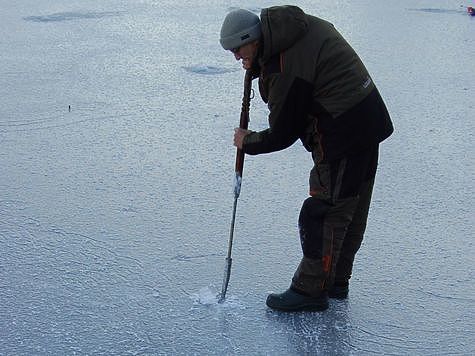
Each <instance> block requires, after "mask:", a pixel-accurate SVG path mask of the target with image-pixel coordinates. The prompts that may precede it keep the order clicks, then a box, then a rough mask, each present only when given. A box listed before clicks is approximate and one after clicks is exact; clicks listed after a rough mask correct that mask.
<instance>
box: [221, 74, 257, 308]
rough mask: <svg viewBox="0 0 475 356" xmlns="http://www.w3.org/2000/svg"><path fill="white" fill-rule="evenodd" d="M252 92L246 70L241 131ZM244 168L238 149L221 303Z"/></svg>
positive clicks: (245, 124) (242, 158) (243, 127)
mask: <svg viewBox="0 0 475 356" xmlns="http://www.w3.org/2000/svg"><path fill="white" fill-rule="evenodd" d="M251 91H252V72H251V70H250V69H248V70H246V75H245V76H244V93H243V98H242V108H241V119H240V122H239V127H240V128H241V129H246V130H247V127H248V124H249V106H250V102H251ZM243 167H244V152H243V151H242V150H241V149H239V148H238V149H237V152H236V165H235V174H236V175H235V180H234V204H233V217H232V220H231V230H230V233H229V243H228V255H227V256H226V261H225V266H224V278H223V287H222V288H221V294H220V295H219V302H220V303H222V302H224V300H225V298H226V291H227V290H228V284H229V278H230V277H231V265H232V258H231V251H232V248H233V238H234V222H235V220H236V207H237V201H238V198H239V194H240V193H241V183H242V170H243Z"/></svg>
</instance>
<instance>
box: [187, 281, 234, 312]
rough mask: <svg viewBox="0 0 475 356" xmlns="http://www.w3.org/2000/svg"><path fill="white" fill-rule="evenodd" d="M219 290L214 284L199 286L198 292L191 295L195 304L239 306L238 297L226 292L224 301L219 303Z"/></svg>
mask: <svg viewBox="0 0 475 356" xmlns="http://www.w3.org/2000/svg"><path fill="white" fill-rule="evenodd" d="M219 296H220V292H218V291H217V290H216V288H215V287H214V286H208V287H203V288H201V289H200V290H199V291H198V293H194V294H192V295H191V298H192V299H193V304H195V305H198V304H199V305H222V306H226V307H240V306H241V304H240V303H239V301H238V299H237V298H236V297H235V296H232V295H229V294H226V299H225V300H224V302H222V303H219Z"/></svg>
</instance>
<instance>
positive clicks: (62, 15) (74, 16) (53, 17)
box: [23, 11, 120, 22]
mask: <svg viewBox="0 0 475 356" xmlns="http://www.w3.org/2000/svg"><path fill="white" fill-rule="evenodd" d="M118 15H120V12H111V11H106V12H57V13H54V14H50V15H42V16H28V17H24V18H23V19H24V20H25V21H32V22H61V21H70V20H81V19H100V18H103V17H109V16H118Z"/></svg>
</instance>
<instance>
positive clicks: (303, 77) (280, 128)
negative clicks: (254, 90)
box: [243, 6, 393, 159]
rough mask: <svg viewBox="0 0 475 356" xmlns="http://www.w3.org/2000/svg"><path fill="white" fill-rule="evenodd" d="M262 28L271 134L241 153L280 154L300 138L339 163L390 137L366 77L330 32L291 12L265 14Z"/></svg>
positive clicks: (251, 138) (262, 82) (262, 84)
mask: <svg viewBox="0 0 475 356" xmlns="http://www.w3.org/2000/svg"><path fill="white" fill-rule="evenodd" d="M261 24H262V32H263V36H262V40H261V44H260V50H259V56H258V68H257V70H258V71H259V90H260V93H261V97H262V99H263V100H264V101H265V102H266V103H267V105H268V107H269V128H268V129H266V130H264V131H261V132H253V133H251V134H249V135H247V136H246V137H245V139H244V145H243V150H244V152H245V153H248V154H260V153H267V152H273V151H278V150H281V149H284V148H287V147H289V146H290V145H292V144H293V143H294V142H295V141H296V140H297V139H299V138H300V139H301V141H302V142H303V144H304V146H305V147H306V148H307V149H308V150H309V151H314V149H315V147H316V146H317V145H318V146H320V148H322V149H323V152H324V153H323V154H324V156H325V159H336V158H338V157H341V156H344V155H346V154H348V153H351V151H353V150H356V149H358V148H359V147H365V146H370V145H374V144H377V143H379V142H381V141H382V140H384V139H385V138H387V137H388V136H389V135H390V134H391V133H392V130H393V128H392V124H391V120H390V118H389V114H388V112H387V110H386V107H385V106H384V103H383V101H382V99H381V97H380V96H379V93H378V92H377V89H376V87H375V85H374V83H373V81H372V79H371V77H370V75H369V74H368V71H367V70H366V68H365V67H364V65H363V63H362V62H361V60H360V58H359V57H358V55H357V54H356V53H355V51H354V50H353V49H352V48H351V46H350V45H349V44H348V43H347V42H346V41H345V40H344V38H343V37H342V36H341V35H340V34H339V33H338V31H337V30H336V29H335V28H334V26H333V25H332V24H330V23H329V22H327V21H324V20H322V19H319V18H317V17H314V16H310V15H307V14H305V13H304V12H303V11H302V10H301V9H300V8H298V7H295V6H276V7H271V8H268V9H263V10H262V12H261Z"/></svg>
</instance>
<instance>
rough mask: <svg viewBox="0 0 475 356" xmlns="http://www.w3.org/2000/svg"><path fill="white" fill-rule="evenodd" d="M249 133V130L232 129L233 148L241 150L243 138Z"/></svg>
mask: <svg viewBox="0 0 475 356" xmlns="http://www.w3.org/2000/svg"><path fill="white" fill-rule="evenodd" d="M250 133H251V131H250V130H244V129H241V128H239V127H236V128H235V129H234V146H236V147H237V148H239V149H240V150H242V143H243V141H244V137H245V136H246V135H248V134H250Z"/></svg>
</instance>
